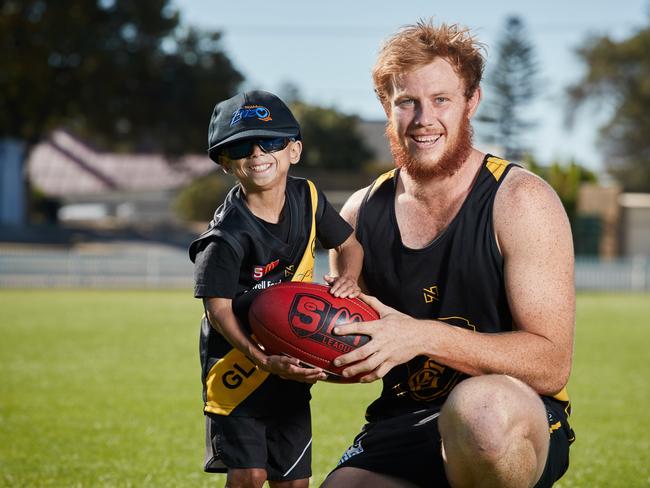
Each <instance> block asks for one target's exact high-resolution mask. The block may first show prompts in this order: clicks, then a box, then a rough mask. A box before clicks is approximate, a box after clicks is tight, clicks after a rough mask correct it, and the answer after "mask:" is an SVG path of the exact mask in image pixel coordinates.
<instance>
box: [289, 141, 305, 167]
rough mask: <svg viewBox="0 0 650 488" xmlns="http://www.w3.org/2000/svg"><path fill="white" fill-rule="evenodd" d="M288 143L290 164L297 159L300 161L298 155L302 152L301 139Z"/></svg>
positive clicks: (294, 162)
mask: <svg viewBox="0 0 650 488" xmlns="http://www.w3.org/2000/svg"><path fill="white" fill-rule="evenodd" d="M290 144H291V146H290V147H289V162H290V163H291V164H296V163H297V162H298V161H300V155H301V154H302V141H294V142H291V143H290Z"/></svg>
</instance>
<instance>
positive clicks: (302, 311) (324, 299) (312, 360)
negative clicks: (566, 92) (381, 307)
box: [248, 281, 379, 383]
mask: <svg viewBox="0 0 650 488" xmlns="http://www.w3.org/2000/svg"><path fill="white" fill-rule="evenodd" d="M378 318H379V315H378V314H377V312H375V310H373V309H372V308H371V307H370V306H369V305H367V304H366V303H365V302H363V301H361V300H359V299H358V298H337V297H335V296H334V295H331V294H330V292H329V287H328V286H325V285H320V284H317V283H303V282H292V281H290V282H284V283H280V284H278V285H275V286H272V287H271V288H268V289H266V290H264V291H262V292H261V293H260V294H259V295H258V296H257V297H256V298H255V299H254V300H253V303H252V304H251V306H250V309H249V312H248V319H249V322H250V326H251V329H252V332H253V335H254V336H255V338H256V339H257V341H258V342H259V343H260V344H261V345H262V346H264V349H265V350H266V351H267V352H268V353H269V354H284V355H286V356H291V357H294V358H296V359H299V360H300V361H301V362H302V363H304V364H305V365H308V366H316V367H318V368H322V369H323V370H325V371H326V372H327V373H328V380H327V381H333V382H338V383H355V382H357V381H359V377H357V376H355V377H351V378H344V377H343V376H341V371H342V369H343V368H337V367H336V366H334V364H332V361H333V360H334V359H335V358H337V357H338V356H340V355H341V354H345V353H347V352H350V351H352V350H354V349H356V348H358V347H360V346H362V345H364V344H365V343H367V342H368V341H369V340H370V338H369V337H368V336H366V335H361V334H358V335H357V334H352V335H346V336H339V335H335V334H334V333H333V332H332V330H333V329H334V327H335V326H337V325H343V324H347V323H350V322H368V321H372V320H377V319H378ZM359 376H362V375H359Z"/></svg>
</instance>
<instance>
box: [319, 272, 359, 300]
mask: <svg viewBox="0 0 650 488" xmlns="http://www.w3.org/2000/svg"><path fill="white" fill-rule="evenodd" d="M323 279H324V280H325V282H326V283H327V284H328V285H330V293H331V294H332V295H334V296H335V297H337V298H356V297H358V296H359V294H360V293H361V289H360V288H359V285H358V284H357V280H356V278H351V277H349V276H330V275H325V276H323Z"/></svg>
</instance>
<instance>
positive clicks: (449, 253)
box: [356, 154, 568, 421]
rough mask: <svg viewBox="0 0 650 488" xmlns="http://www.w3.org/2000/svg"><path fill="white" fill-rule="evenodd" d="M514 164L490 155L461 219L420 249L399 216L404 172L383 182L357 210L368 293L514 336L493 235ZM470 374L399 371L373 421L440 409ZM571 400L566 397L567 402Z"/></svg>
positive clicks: (416, 367) (374, 407)
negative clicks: (404, 235) (499, 197)
mask: <svg viewBox="0 0 650 488" xmlns="http://www.w3.org/2000/svg"><path fill="white" fill-rule="evenodd" d="M511 168H512V165H511V164H510V163H509V162H507V161H505V160H503V159H499V158H497V157H494V156H491V155H489V154H488V155H486V157H485V159H484V162H483V165H482V167H481V169H480V172H479V174H478V177H477V179H476V181H475V182H474V185H473V187H472V188H471V190H470V193H469V194H468V196H467V197H466V199H465V201H464V202H463V204H462V206H461V208H460V210H459V211H458V214H457V215H456V216H455V217H454V218H453V220H452V221H451V222H450V224H449V226H448V227H447V228H446V229H445V230H443V231H442V232H441V233H440V234H439V235H438V236H437V237H436V238H435V239H434V240H433V241H432V242H431V243H429V244H428V245H427V246H425V247H424V248H422V249H410V248H407V247H406V246H405V245H404V244H403V243H402V240H401V236H400V233H399V228H398V225H397V219H396V216H395V191H396V183H397V176H398V174H399V170H392V171H390V172H388V173H385V174H384V175H382V176H380V177H379V178H378V179H377V180H376V181H375V182H374V183H373V184H372V185H371V187H370V188H369V189H368V192H367V193H366V195H365V198H364V200H363V202H362V204H361V206H360V208H359V213H358V221H357V230H356V235H357V239H358V240H359V242H360V243H361V244H362V245H363V248H364V251H365V255H364V260H363V271H362V274H363V279H364V281H365V283H366V285H367V287H368V290H369V293H370V294H371V295H374V296H376V297H377V298H378V299H379V300H381V301H382V302H383V303H385V304H386V305H389V306H391V307H393V308H395V309H397V310H399V311H402V312H404V313H407V314H409V315H411V316H412V317H415V318H418V319H437V320H440V321H442V322H445V323H447V324H450V325H452V326H455V327H462V328H465V329H469V330H474V331H478V332H504V331H510V330H513V320H512V315H511V313H510V308H509V306H508V301H507V296H506V291H505V285H504V273H503V257H502V256H501V253H500V251H499V249H498V247H497V244H496V239H495V235H494V230H493V224H492V222H493V220H492V213H493V203H494V198H495V195H496V192H497V190H498V188H499V186H500V184H501V183H502V182H503V180H504V179H505V177H506V175H507V173H508V171H509V170H510V169H511ZM466 377H467V376H466V375H464V374H463V373H461V372H459V371H456V370H454V369H452V368H450V367H448V366H445V365H442V364H439V363H437V362H435V361H433V360H432V359H430V358H428V357H426V356H418V357H415V358H413V359H412V360H410V361H409V362H407V363H405V364H402V365H399V366H396V367H394V368H393V369H392V370H391V371H390V372H389V373H388V374H387V375H386V376H385V377H384V378H383V389H382V393H381V396H380V397H379V398H378V399H377V400H376V401H375V402H373V403H372V404H371V405H370V406H369V407H368V410H367V412H366V417H367V418H368V420H370V421H372V420H375V419H379V418H383V417H390V416H395V415H399V414H401V413H405V412H408V411H414V410H419V409H422V408H437V407H440V406H442V404H443V403H444V401H445V399H446V398H447V395H448V394H449V392H450V391H451V390H452V388H454V386H456V385H457V384H458V383H459V382H460V381H461V380H463V379H464V378H466ZM567 400H568V398H567Z"/></svg>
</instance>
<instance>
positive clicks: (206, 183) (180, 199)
mask: <svg viewBox="0 0 650 488" xmlns="http://www.w3.org/2000/svg"><path fill="white" fill-rule="evenodd" d="M235 183H236V181H235V180H234V178H232V177H227V176H226V175H225V174H224V173H222V171H221V169H219V168H216V165H215V171H214V172H212V173H210V174H209V175H207V176H202V177H201V178H198V179H197V180H195V181H194V182H192V183H191V184H189V185H188V186H186V187H185V188H183V189H182V190H181V191H180V192H179V193H178V194H177V195H176V198H175V200H174V210H175V211H176V213H177V214H178V216H179V217H181V218H182V219H185V220H190V221H194V222H209V221H210V220H211V219H212V216H213V215H214V211H215V210H216V209H217V207H218V206H219V205H221V203H222V202H223V200H224V198H225V197H226V194H227V193H228V190H230V188H231V187H232V186H233V185H234V184H235Z"/></svg>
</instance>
